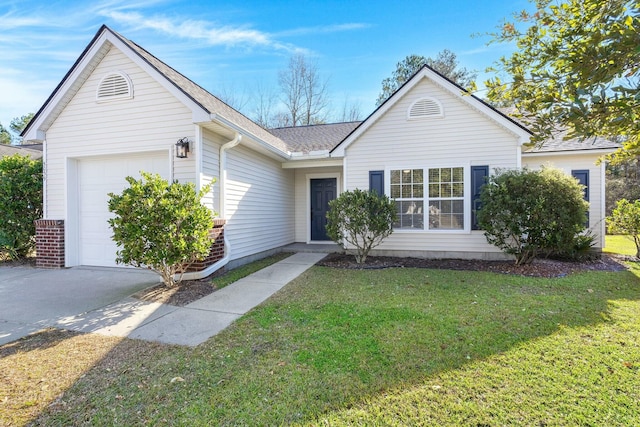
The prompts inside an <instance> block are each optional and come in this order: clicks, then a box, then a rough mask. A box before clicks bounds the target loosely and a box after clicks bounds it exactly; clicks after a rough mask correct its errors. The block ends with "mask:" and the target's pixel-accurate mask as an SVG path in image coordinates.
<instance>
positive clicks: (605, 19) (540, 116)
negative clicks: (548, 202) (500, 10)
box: [486, 0, 640, 152]
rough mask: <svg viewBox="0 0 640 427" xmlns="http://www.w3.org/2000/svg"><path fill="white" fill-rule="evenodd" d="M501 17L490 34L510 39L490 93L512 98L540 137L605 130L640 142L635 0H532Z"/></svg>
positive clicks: (639, 32)
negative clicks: (511, 46)
mask: <svg viewBox="0 0 640 427" xmlns="http://www.w3.org/2000/svg"><path fill="white" fill-rule="evenodd" d="M534 4H535V7H536V10H535V12H534V13H528V12H526V11H523V12H521V13H520V14H516V15H514V19H513V20H512V21H511V22H505V23H504V25H502V26H501V28H500V30H499V32H498V33H496V34H493V41H494V42H505V43H515V44H516V45H517V50H516V51H515V52H514V53H513V54H512V55H511V56H510V57H503V58H501V60H500V62H499V64H498V67H497V68H496V69H494V70H493V71H496V72H498V73H502V74H503V75H504V74H506V75H507V76H508V78H507V80H506V81H503V80H502V79H501V78H500V77H499V76H496V77H494V78H493V79H491V80H489V81H487V82H486V86H487V87H488V88H489V93H488V96H489V98H490V99H492V100H498V101H501V102H503V103H508V104H512V105H515V106H516V108H517V111H518V113H519V114H520V115H521V116H522V117H523V118H524V119H526V121H527V123H529V127H530V128H531V130H533V131H534V133H535V136H534V137H533V139H532V141H533V142H537V143H541V142H543V141H544V140H546V139H547V138H548V137H550V136H551V135H552V134H553V133H554V132H556V131H557V130H567V131H568V134H567V138H575V137H578V138H583V139H586V138H592V137H605V138H617V140H621V141H623V142H624V149H625V150H626V152H629V151H632V152H637V151H638V147H639V142H640V108H639V107H640V73H639V71H640V70H639V68H640V55H639V54H638V46H640V3H639V2H637V1H635V0H607V1H602V0H564V1H562V2H556V1H552V0H536V1H535V2H534Z"/></svg>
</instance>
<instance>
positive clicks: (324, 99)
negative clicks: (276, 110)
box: [278, 54, 329, 126]
mask: <svg viewBox="0 0 640 427" xmlns="http://www.w3.org/2000/svg"><path fill="white" fill-rule="evenodd" d="M278 82H279V84H280V89H281V92H282V102H283V103H284V105H285V106H286V108H287V113H288V118H289V120H290V124H288V126H306V125H312V124H318V123H324V122H325V120H326V118H327V115H328V106H329V99H328V93H327V92H328V81H327V80H324V79H323V78H322V77H321V76H320V73H319V71H318V67H317V65H316V64H314V63H311V62H309V61H308V60H307V59H306V58H305V56H304V55H302V54H297V55H294V56H292V57H291V58H289V64H288V65H287V68H285V69H283V70H281V71H280V73H279V74H278Z"/></svg>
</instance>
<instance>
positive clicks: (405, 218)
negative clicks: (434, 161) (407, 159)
mask: <svg viewBox="0 0 640 427" xmlns="http://www.w3.org/2000/svg"><path fill="white" fill-rule="evenodd" d="M390 184H391V198H392V199H395V201H396V209H397V210H396V212H397V214H398V218H397V220H396V222H395V224H394V227H395V228H407V229H420V230H422V229H424V174H423V170H422V169H400V170H392V171H391V180H390Z"/></svg>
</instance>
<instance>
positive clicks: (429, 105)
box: [408, 97, 444, 120]
mask: <svg viewBox="0 0 640 427" xmlns="http://www.w3.org/2000/svg"><path fill="white" fill-rule="evenodd" d="M427 117H444V111H443V110H442V105H441V104H440V102H438V100H437V99H434V98H428V97H425V98H420V99H418V100H417V101H416V102H414V103H413V104H411V106H410V107H409V114H408V118H409V119H410V120H411V119H423V118H427Z"/></svg>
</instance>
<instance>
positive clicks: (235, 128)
mask: <svg viewBox="0 0 640 427" xmlns="http://www.w3.org/2000/svg"><path fill="white" fill-rule="evenodd" d="M209 120H210V121H212V122H216V123H218V124H220V125H222V126H224V127H226V128H228V129H231V130H232V131H234V132H238V133H240V134H242V135H245V136H248V137H249V138H251V139H252V140H253V141H255V142H257V143H258V145H260V146H261V147H262V148H264V149H266V150H267V151H268V152H270V153H272V154H274V155H275V156H277V158H278V159H280V160H283V159H284V160H289V159H291V153H288V152H284V151H282V150H279V149H277V148H276V147H274V146H273V145H271V144H269V143H267V142H266V141H263V140H262V139H261V138H258V137H257V136H256V135H254V134H252V133H251V132H248V131H247V130H246V129H244V128H241V127H240V126H238V125H236V124H235V123H232V122H231V121H229V120H227V119H226V118H224V117H222V116H221V115H219V114H215V113H214V114H211V115H210V116H209ZM243 142H244V140H243Z"/></svg>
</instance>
